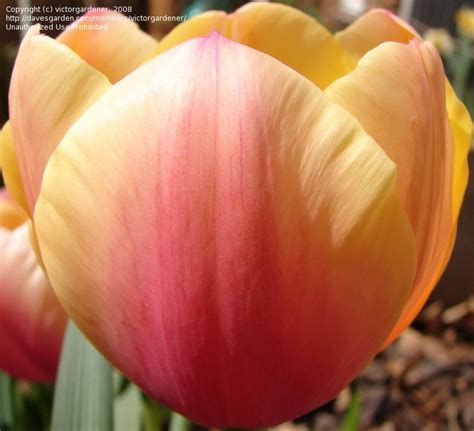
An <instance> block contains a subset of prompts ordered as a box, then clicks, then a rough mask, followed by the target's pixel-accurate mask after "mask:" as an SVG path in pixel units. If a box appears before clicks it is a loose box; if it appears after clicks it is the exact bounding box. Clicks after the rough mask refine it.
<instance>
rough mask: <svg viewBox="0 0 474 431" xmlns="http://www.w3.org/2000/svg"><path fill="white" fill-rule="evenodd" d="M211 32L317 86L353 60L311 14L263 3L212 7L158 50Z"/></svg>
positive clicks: (349, 66)
mask: <svg viewBox="0 0 474 431" xmlns="http://www.w3.org/2000/svg"><path fill="white" fill-rule="evenodd" d="M213 30H217V31H218V32H219V33H220V34H222V35H223V36H225V37H227V38H229V39H231V40H233V41H235V42H239V43H242V44H244V45H247V46H250V47H251V48H254V49H257V50H258V51H261V52H264V53H266V54H269V55H271V56H272V57H275V58H276V59H278V60H280V61H281V62H283V63H285V64H286V65H287V66H289V67H291V68H293V69H294V70H296V71H297V72H299V73H301V74H302V75H304V76H306V77H307V78H308V79H310V80H311V81H313V82H314V83H315V84H316V85H317V86H318V87H320V88H325V87H326V86H327V85H329V84H330V83H331V82H332V81H334V80H335V79H337V78H339V77H340V76H343V75H344V74H346V73H347V72H348V71H349V70H351V69H352V68H353V67H354V64H355V63H354V62H353V60H352V59H351V58H350V56H349V55H347V54H346V52H345V51H344V49H343V48H342V47H341V46H340V44H339V43H338V42H337V41H336V40H335V39H334V37H333V36H332V35H331V33H329V31H327V30H326V29H325V28H324V27H323V26H322V25H321V24H319V23H318V22H317V21H316V20H315V19H314V18H312V17H310V16H309V15H306V14H304V13H303V12H301V11H299V10H297V9H294V8H291V7H289V6H285V5H282V4H276V3H267V2H261V3H249V4H247V5H245V6H243V7H241V8H240V9H237V11H235V12H234V13H232V14H229V15H227V14H225V13H223V12H216V11H211V12H207V13H205V14H202V15H199V16H197V17H195V18H192V19H190V20H188V21H185V22H184V23H182V24H180V25H178V26H177V27H176V28H175V29H173V30H172V31H171V32H170V33H169V34H168V35H167V36H165V37H164V38H163V39H162V40H161V42H160V43H159V44H158V49H157V50H156V54H159V53H162V52H164V51H166V50H168V49H169V48H172V47H173V46H176V45H178V44H180V43H182V42H184V41H186V40H189V39H191V38H194V37H198V36H205V35H207V34H208V33H209V32H211V31H213Z"/></svg>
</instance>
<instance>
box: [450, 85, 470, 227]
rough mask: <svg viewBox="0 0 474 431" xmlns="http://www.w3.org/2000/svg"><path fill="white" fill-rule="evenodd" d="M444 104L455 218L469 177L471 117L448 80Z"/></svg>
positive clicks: (455, 218)
mask: <svg viewBox="0 0 474 431" xmlns="http://www.w3.org/2000/svg"><path fill="white" fill-rule="evenodd" d="M446 106H447V109H448V116H449V121H450V124H451V131H452V134H453V139H454V143H455V147H454V175H453V219H454V220H457V218H458V215H459V211H460V210H461V205H462V201H463V198H464V192H465V191H466V187H467V180H468V177H469V166H468V163H467V161H468V160H467V157H468V154H469V149H470V147H471V139H472V119H471V116H470V115H469V112H468V110H467V109H466V107H465V106H464V105H463V104H462V103H461V101H460V100H459V99H458V98H457V96H456V93H455V92H454V90H453V87H451V84H449V82H446Z"/></svg>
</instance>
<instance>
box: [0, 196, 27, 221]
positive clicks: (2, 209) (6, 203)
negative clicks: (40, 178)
mask: <svg viewBox="0 0 474 431" xmlns="http://www.w3.org/2000/svg"><path fill="white" fill-rule="evenodd" d="M25 221H27V216H26V213H25V212H24V211H23V210H22V209H21V207H20V206H19V205H18V204H17V203H16V202H15V200H14V199H13V198H12V197H11V196H10V194H9V193H8V191H7V189H5V188H1V189H0V227H4V228H6V229H14V228H16V227H18V226H20V225H21V224H23V223H24V222H25Z"/></svg>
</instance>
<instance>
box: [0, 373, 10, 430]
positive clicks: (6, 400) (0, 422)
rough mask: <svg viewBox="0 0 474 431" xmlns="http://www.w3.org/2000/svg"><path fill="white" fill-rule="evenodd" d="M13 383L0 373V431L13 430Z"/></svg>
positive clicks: (8, 377)
mask: <svg viewBox="0 0 474 431" xmlns="http://www.w3.org/2000/svg"><path fill="white" fill-rule="evenodd" d="M12 398H13V381H12V379H11V378H10V376H8V375H7V374H3V373H0V430H2V431H3V430H10V429H12V428H13V399H12Z"/></svg>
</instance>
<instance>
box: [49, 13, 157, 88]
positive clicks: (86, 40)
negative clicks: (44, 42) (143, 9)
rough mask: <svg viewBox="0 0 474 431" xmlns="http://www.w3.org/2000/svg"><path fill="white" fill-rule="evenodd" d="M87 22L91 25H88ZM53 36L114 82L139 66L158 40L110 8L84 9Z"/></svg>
mask: <svg viewBox="0 0 474 431" xmlns="http://www.w3.org/2000/svg"><path fill="white" fill-rule="evenodd" d="M90 26H95V27H94V28H93V29H90V28H88V27H90ZM99 27H102V28H99ZM56 40H57V41H59V42H61V43H64V44H65V45H67V46H69V48H71V49H72V50H73V51H75V52H76V53H77V54H79V55H80V56H81V57H82V58H83V59H84V60H85V61H87V62H88V63H89V64H90V65H91V66H93V67H95V68H96V69H97V70H100V71H101V72H102V73H103V74H104V75H106V76H107V77H108V78H109V79H110V81H111V82H117V81H118V80H120V79H122V78H123V77H124V76H126V75H128V74H129V73H130V72H131V71H133V70H135V69H136V68H137V67H138V66H140V65H141V64H142V63H143V62H144V61H145V60H146V59H148V58H149V57H150V53H151V52H152V51H153V50H154V49H155V48H156V45H157V43H158V42H157V41H156V40H155V39H154V38H153V37H151V36H150V35H148V34H146V33H145V32H143V31H142V30H140V28H139V27H138V25H137V23H135V22H132V21H130V20H129V19H128V18H127V17H126V16H124V15H122V14H120V13H117V12H113V11H110V10H107V11H103V10H100V11H91V12H88V13H86V14H85V15H84V16H82V17H81V18H79V19H78V20H77V21H75V22H74V23H73V25H72V26H70V27H69V28H68V29H67V30H65V31H64V32H63V33H61V34H60V35H59V36H58V37H57V39H56Z"/></svg>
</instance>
